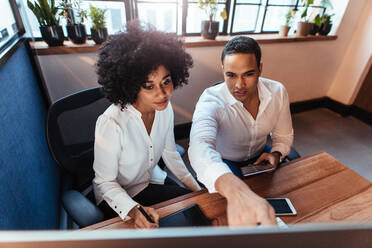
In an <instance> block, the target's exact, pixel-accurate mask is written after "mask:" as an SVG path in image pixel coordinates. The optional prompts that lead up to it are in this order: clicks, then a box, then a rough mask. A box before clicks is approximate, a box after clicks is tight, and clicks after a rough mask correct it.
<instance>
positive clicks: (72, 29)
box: [59, 0, 87, 44]
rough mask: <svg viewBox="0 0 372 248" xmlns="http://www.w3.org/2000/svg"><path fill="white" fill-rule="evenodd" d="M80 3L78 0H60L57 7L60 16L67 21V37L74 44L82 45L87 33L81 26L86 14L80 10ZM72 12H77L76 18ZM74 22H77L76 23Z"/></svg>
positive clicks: (83, 26)
mask: <svg viewBox="0 0 372 248" xmlns="http://www.w3.org/2000/svg"><path fill="white" fill-rule="evenodd" d="M80 3H81V1H80V0H73V1H69V0H62V1H61V2H60V5H59V8H60V9H61V12H60V16H62V17H63V18H65V19H66V21H67V25H66V29H67V36H68V38H69V39H70V40H71V41H72V42H73V43H75V44H84V43H85V41H86V40H87V32H86V29H85V25H84V24H83V22H84V19H85V18H86V17H87V12H86V11H85V10H82V9H81V8H80ZM74 12H77V18H75V16H74ZM76 20H78V21H77V22H76Z"/></svg>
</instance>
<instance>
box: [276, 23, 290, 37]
mask: <svg viewBox="0 0 372 248" xmlns="http://www.w3.org/2000/svg"><path fill="white" fill-rule="evenodd" d="M290 28H291V27H289V26H285V25H282V26H280V31H279V35H280V36H288V32H289V29H290Z"/></svg>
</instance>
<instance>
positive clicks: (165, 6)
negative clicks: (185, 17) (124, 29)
mask: <svg viewBox="0 0 372 248" xmlns="http://www.w3.org/2000/svg"><path fill="white" fill-rule="evenodd" d="M181 4H182V3H181V2H180V1H178V0H165V1H157V0H137V8H138V18H139V19H140V20H141V21H144V22H146V23H150V24H152V25H154V26H155V27H157V28H158V29H159V30H162V31H165V32H170V33H177V34H178V33H179V32H180V27H179V26H178V24H179V23H180V21H181V20H179V17H180V16H181V14H180V11H181V9H182V8H181Z"/></svg>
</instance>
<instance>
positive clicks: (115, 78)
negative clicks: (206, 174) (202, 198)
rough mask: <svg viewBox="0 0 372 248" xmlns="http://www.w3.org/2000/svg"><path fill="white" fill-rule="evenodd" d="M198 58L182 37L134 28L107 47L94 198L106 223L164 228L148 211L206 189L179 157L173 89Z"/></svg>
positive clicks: (100, 69) (100, 65) (100, 66)
mask: <svg viewBox="0 0 372 248" xmlns="http://www.w3.org/2000/svg"><path fill="white" fill-rule="evenodd" d="M191 66H192V58H191V56H190V55H189V54H187V53H186V52H185V50H184V48H183V46H182V43H181V41H179V40H178V38H177V37H176V36H175V35H171V34H167V33H163V32H159V31H156V30H154V29H152V28H150V27H148V28H147V29H145V28H143V27H141V25H140V24H139V23H138V22H132V23H129V24H128V25H127V31H126V32H125V33H120V34H117V35H113V36H112V37H110V38H109V40H108V41H107V42H106V43H105V44H103V46H102V47H101V49H100V51H99V58H98V62H97V74H98V83H99V84H101V85H102V86H103V91H104V93H105V96H106V98H107V99H108V100H109V101H111V102H112V105H111V106H110V107H109V108H108V109H107V110H106V111H105V112H104V113H103V114H102V115H101V116H100V117H99V118H98V120H97V123H96V131H95V144H94V164H93V168H94V171H95V178H94V180H93V187H94V193H95V197H96V201H97V204H98V205H99V207H100V208H101V209H102V210H103V212H104V213H105V218H111V217H115V216H117V215H119V216H120V217H121V218H122V219H123V220H125V219H127V218H128V216H129V217H131V218H133V219H134V224H135V227H137V228H154V227H157V226H158V220H159V215H158V214H157V212H156V211H155V210H154V209H153V208H150V207H143V208H144V209H145V211H146V212H147V213H148V215H149V216H150V217H151V218H152V220H153V223H151V222H150V221H148V220H147V219H146V218H145V217H144V215H143V214H142V213H140V211H139V207H140V206H141V205H143V206H149V205H152V204H156V203H158V202H162V201H165V200H168V199H171V198H174V197H177V196H180V195H183V194H187V193H189V192H191V191H197V190H199V189H200V186H199V185H198V183H197V182H196V180H195V179H194V178H193V177H192V175H191V174H190V172H189V171H188V170H187V168H186V166H185V164H184V162H183V160H182V158H181V156H180V154H179V153H178V152H177V151H176V145H175V140H174V134H173V126H174V124H173V110H172V106H171V103H170V102H169V100H170V97H171V95H172V91H173V89H174V88H177V87H179V86H182V85H183V84H186V83H187V80H188V77H189V73H188V70H189V68H190V67H191ZM160 158H163V160H164V162H165V164H166V166H167V167H168V168H169V169H170V170H171V171H172V172H173V174H174V175H175V176H176V177H177V178H178V179H180V181H181V182H182V183H183V184H184V185H185V186H186V187H187V188H188V189H186V188H183V187H180V186H179V185H178V184H177V183H175V182H174V181H173V180H171V179H170V178H169V177H167V173H166V172H165V171H163V170H162V169H161V168H160V167H159V166H158V165H157V163H158V161H159V160H160Z"/></svg>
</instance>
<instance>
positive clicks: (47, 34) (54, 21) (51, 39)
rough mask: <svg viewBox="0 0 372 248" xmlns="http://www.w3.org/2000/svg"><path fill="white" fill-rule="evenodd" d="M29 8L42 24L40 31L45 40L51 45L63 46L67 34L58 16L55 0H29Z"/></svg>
mask: <svg viewBox="0 0 372 248" xmlns="http://www.w3.org/2000/svg"><path fill="white" fill-rule="evenodd" d="M27 6H28V8H29V9H30V10H31V11H32V12H33V13H34V15H35V16H36V19H37V21H38V22H39V25H40V33H41V36H42V38H43V40H44V41H45V42H46V43H47V44H48V45H49V46H62V45H63V41H64V39H65V36H64V34H63V29H62V27H61V26H60V25H59V18H57V17H56V15H57V12H58V7H56V5H55V1H54V0H49V1H48V0H36V1H35V2H34V3H32V2H31V1H30V0H27Z"/></svg>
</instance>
